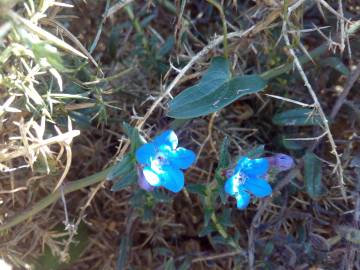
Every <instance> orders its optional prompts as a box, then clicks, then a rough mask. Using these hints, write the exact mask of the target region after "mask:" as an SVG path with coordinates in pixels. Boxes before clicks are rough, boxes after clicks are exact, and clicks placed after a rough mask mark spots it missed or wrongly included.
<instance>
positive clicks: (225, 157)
mask: <svg viewBox="0 0 360 270" xmlns="http://www.w3.org/2000/svg"><path fill="white" fill-rule="evenodd" d="M229 143H230V142H229V138H228V137H225V138H224V140H223V142H222V144H221V147H220V157H219V166H218V168H226V167H228V166H229V165H230V162H231V158H230V153H229Z"/></svg>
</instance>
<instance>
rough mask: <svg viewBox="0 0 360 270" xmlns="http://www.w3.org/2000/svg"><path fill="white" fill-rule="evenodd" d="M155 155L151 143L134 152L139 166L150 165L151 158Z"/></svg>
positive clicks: (153, 146) (154, 149)
mask: <svg viewBox="0 0 360 270" xmlns="http://www.w3.org/2000/svg"><path fill="white" fill-rule="evenodd" d="M155 154H156V147H155V145H154V144H153V143H146V144H143V145H142V146H140V147H139V148H138V149H137V150H136V153H135V157H136V160H137V161H138V162H139V163H140V164H150V162H151V157H153V156H155Z"/></svg>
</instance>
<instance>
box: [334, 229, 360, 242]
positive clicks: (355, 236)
mask: <svg viewBox="0 0 360 270" xmlns="http://www.w3.org/2000/svg"><path fill="white" fill-rule="evenodd" d="M338 232H339V234H340V235H341V236H342V237H343V238H345V239H346V240H347V241H349V242H351V243H353V244H355V245H360V230H359V229H356V228H353V227H350V226H339V228H338Z"/></svg>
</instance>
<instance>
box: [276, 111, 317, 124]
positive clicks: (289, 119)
mask: <svg viewBox="0 0 360 270" xmlns="http://www.w3.org/2000/svg"><path fill="white" fill-rule="evenodd" d="M272 122H273V123H274V124H275V125H279V126H314V125H321V123H322V121H321V118H320V116H319V115H317V114H316V113H315V112H314V110H311V109H306V108H301V109H293V110H288V111H284V112H281V113H278V114H275V115H274V117H273V118H272Z"/></svg>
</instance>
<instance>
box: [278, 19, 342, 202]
mask: <svg viewBox="0 0 360 270" xmlns="http://www.w3.org/2000/svg"><path fill="white" fill-rule="evenodd" d="M288 18H289V13H288V14H287V18H285V19H284V21H283V27H282V34H283V36H284V40H285V43H286V45H287V47H288V49H289V52H290V54H291V55H292V57H293V58H294V63H295V67H296V69H297V70H298V72H299V73H300V76H301V78H302V80H303V81H304V84H305V86H306V88H307V89H308V92H309V94H310V96H311V97H312V99H313V101H314V107H315V109H316V110H317V112H318V113H319V116H320V118H321V121H322V123H323V126H324V130H325V132H326V134H327V137H328V139H329V143H330V145H331V148H332V151H331V153H332V154H333V155H334V156H335V159H336V166H335V168H334V170H337V171H338V174H339V178H340V181H339V182H340V187H341V193H342V196H343V197H344V200H345V201H346V192H345V188H344V174H343V168H342V165H341V159H340V155H339V154H338V152H337V150H336V144H335V141H334V137H333V136H332V133H331V131H330V126H329V122H328V119H327V118H326V115H325V113H324V110H323V109H322V107H321V104H320V102H319V100H318V98H317V96H316V94H315V91H314V89H313V88H312V86H311V84H310V82H309V80H308V78H307V76H306V74H305V72H304V70H303V68H302V66H301V64H300V61H299V59H298V57H297V55H296V53H295V51H294V49H293V48H292V46H291V43H290V39H289V35H288V32H287V31H288V29H287V20H288Z"/></svg>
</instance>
